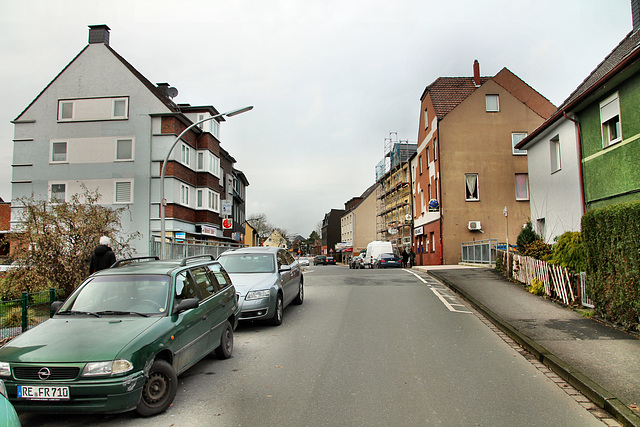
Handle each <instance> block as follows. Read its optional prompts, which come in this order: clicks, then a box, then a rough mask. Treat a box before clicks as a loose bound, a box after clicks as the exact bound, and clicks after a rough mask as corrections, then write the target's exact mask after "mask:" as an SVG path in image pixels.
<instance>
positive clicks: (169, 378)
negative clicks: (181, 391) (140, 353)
mask: <svg viewBox="0 0 640 427" xmlns="http://www.w3.org/2000/svg"><path fill="white" fill-rule="evenodd" d="M177 391H178V377H177V375H176V371H174V370H173V368H172V367H171V365H170V364H169V363H167V362H165V361H164V360H155V361H154V362H153V364H152V365H151V369H150V370H149V375H148V376H147V380H146V381H145V383H144V386H143V387H142V398H141V399H140V402H139V403H138V406H137V407H136V411H137V412H138V414H140V415H142V416H143V417H150V416H152V415H157V414H159V413H161V412H164V411H165V410H166V409H167V408H168V407H169V406H170V405H171V403H172V402H173V398H174V397H176V392H177Z"/></svg>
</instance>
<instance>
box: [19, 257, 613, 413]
mask: <svg viewBox="0 0 640 427" xmlns="http://www.w3.org/2000/svg"><path fill="white" fill-rule="evenodd" d="M304 278H305V301H304V304H303V305H301V306H290V307H288V308H286V309H285V312H284V323H283V325H282V326H279V327H272V326H266V325H262V324H258V323H247V324H241V325H240V326H239V328H238V330H236V333H235V348H234V355H233V357H232V358H231V359H228V360H216V359H214V358H211V359H205V360H203V361H201V362H200V363H198V364H197V365H196V366H194V367H193V368H191V369H190V370H189V371H187V372H186V373H185V374H184V375H182V376H181V377H180V378H179V380H180V388H179V390H178V394H177V396H176V399H175V401H174V403H173V406H172V407H170V408H169V409H168V410H167V412H165V413H164V414H161V415H159V416H156V417H154V418H150V419H142V418H138V417H137V416H136V415H135V414H133V413H129V414H120V415H111V416H104V415H92V416H87V415H74V416H69V415H64V416H62V415H33V414H24V415H22V416H21V420H22V422H23V426H36V425H37V426H81V425H82V426H87V425H114V426H431V425H438V426H462V425H465V426H467V425H476V426H516V425H517V426H551V425H553V426H557V425H561V426H603V425H604V424H603V423H602V422H601V421H600V420H598V419H597V418H595V417H594V416H593V415H592V414H591V413H589V412H588V411H587V410H586V409H584V407H583V406H582V405H580V404H579V403H578V402H576V400H575V399H574V398H573V397H571V396H570V395H569V394H567V393H566V392H565V391H564V390H562V389H561V387H558V385H556V383H554V382H553V381H552V380H551V379H549V378H548V377H547V376H545V375H544V374H543V373H541V371H540V370H539V369H538V368H536V367H535V366H534V365H532V364H531V363H530V362H529V361H528V360H527V359H525V358H524V357H523V356H522V355H521V354H520V353H519V352H517V351H516V350H515V349H514V348H512V347H511V346H510V345H509V344H507V343H506V342H505V341H504V340H503V339H502V338H500V337H499V336H498V335H496V333H495V332H494V331H492V330H491V329H490V328H489V327H487V326H486V325H485V323H483V322H482V321H481V320H480V319H479V318H478V317H477V316H476V315H475V314H474V313H472V311H471V310H470V309H469V308H468V307H467V306H465V305H464V304H463V303H462V302H461V301H459V300H458V299H457V298H456V297H455V296H453V295H451V293H450V292H448V291H447V290H446V288H444V287H443V286H442V285H440V284H438V283H437V282H436V281H435V280H433V279H431V278H429V277H428V276H427V275H426V274H419V273H416V272H409V271H405V270H399V269H396V270H350V269H348V268H346V267H343V266H316V267H314V266H310V267H308V268H307V271H306V272H305V273H304Z"/></svg>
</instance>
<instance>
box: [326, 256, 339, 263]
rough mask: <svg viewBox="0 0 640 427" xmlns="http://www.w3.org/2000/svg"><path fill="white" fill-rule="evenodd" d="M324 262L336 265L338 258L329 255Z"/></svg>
mask: <svg viewBox="0 0 640 427" xmlns="http://www.w3.org/2000/svg"><path fill="white" fill-rule="evenodd" d="M324 264H325V265H329V264H333V265H336V259H335V258H334V257H332V256H328V257H327V258H326V259H325V260H324Z"/></svg>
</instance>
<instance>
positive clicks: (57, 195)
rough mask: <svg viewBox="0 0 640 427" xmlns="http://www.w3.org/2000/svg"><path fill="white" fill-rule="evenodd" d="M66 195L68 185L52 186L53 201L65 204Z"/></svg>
mask: <svg viewBox="0 0 640 427" xmlns="http://www.w3.org/2000/svg"><path fill="white" fill-rule="evenodd" d="M65 193H66V184H51V201H52V202H54V203H55V202H59V203H60V202H64V201H65Z"/></svg>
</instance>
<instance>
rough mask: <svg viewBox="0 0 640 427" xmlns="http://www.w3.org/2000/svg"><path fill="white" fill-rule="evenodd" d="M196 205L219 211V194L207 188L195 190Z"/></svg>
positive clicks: (199, 207) (200, 207)
mask: <svg viewBox="0 0 640 427" xmlns="http://www.w3.org/2000/svg"><path fill="white" fill-rule="evenodd" d="M196 207H197V208H198V209H208V210H210V211H214V212H220V194H218V193H217V192H215V191H211V190H209V189H198V190H196Z"/></svg>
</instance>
